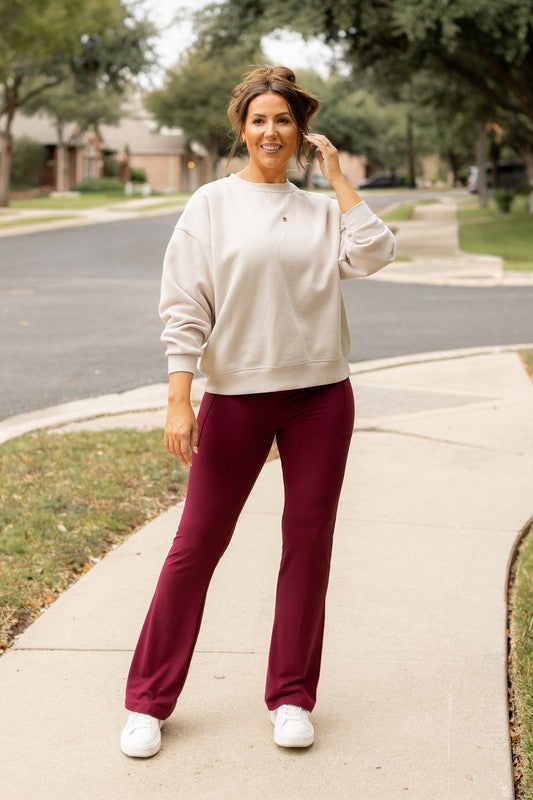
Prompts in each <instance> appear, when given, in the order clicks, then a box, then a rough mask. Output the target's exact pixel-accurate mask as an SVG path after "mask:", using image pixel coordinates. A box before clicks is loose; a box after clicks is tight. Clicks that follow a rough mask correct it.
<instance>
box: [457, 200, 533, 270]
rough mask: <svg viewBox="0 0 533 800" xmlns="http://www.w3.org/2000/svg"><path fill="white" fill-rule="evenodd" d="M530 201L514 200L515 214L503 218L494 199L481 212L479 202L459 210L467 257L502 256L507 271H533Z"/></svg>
mask: <svg viewBox="0 0 533 800" xmlns="http://www.w3.org/2000/svg"><path fill="white" fill-rule="evenodd" d="M527 204H528V198H527V197H525V196H518V197H516V198H515V200H514V203H513V206H512V211H511V212H510V213H509V214H502V212H501V211H499V210H498V208H497V206H496V203H495V202H494V199H493V198H491V199H490V201H489V205H488V207H487V208H481V207H480V206H479V201H478V200H477V198H469V199H468V200H466V201H464V202H463V203H461V204H460V205H459V207H458V210H457V218H458V221H459V244H460V247H461V250H464V251H465V252H467V253H482V254H486V255H494V256H500V257H501V258H503V259H504V266H505V269H512V270H532V269H533V217H532V216H531V215H530V214H529V213H528V210H527Z"/></svg>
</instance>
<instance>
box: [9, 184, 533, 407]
mask: <svg viewBox="0 0 533 800" xmlns="http://www.w3.org/2000/svg"><path fill="white" fill-rule="evenodd" d="M426 196H427V195H426ZM365 199H367V200H368V201H369V203H370V204H371V205H372V206H373V207H374V208H375V209H376V210H378V211H379V209H380V208H382V207H384V206H385V205H389V204H390V203H392V202H395V196H394V195H391V194H388V195H376V196H375V197H372V196H367V197H366V198H365ZM401 199H402V200H405V199H407V197H406V194H402V195H401ZM175 222H176V215H175V214H171V215H165V216H159V217H151V218H143V219H137V220H132V221H129V220H128V221H123V222H116V223H109V224H102V225H89V226H86V227H76V228H74V227H73V228H64V229H61V230H50V231H45V232H41V233H34V234H27V235H21V236H12V237H8V238H4V239H1V240H0V358H1V361H2V380H1V388H0V419H4V418H6V417H8V416H11V415H13V414H19V413H23V412H26V411H33V410H36V409H39V408H43V407H45V406H49V405H54V404H56V403H62V402H66V401H68V400H75V399H80V398H85V397H92V396H96V395H99V394H104V393H108V392H120V391H124V390H126V389H131V388H134V387H136V386H142V385H145V384H149V383H156V382H161V381H166V377H167V373H166V360H165V358H164V355H163V352H164V351H163V345H162V344H161V343H160V339H159V337H160V334H161V323H160V320H159V316H158V313H157V306H158V299H159V283H160V276H161V263H162V258H163V253H164V250H165V247H166V244H167V241H168V239H169V237H170V234H171V232H172V228H173V226H174V225H175ZM342 290H343V295H344V298H345V304H346V310H347V314H348V319H349V321H350V329H351V336H352V351H351V354H350V360H351V361H364V360H367V359H373V358H382V357H383V358H385V357H389V356H398V355H403V354H408V353H418V352H425V351H430V350H448V349H453V348H457V347H470V346H472V347H473V346H481V345H491V344H515V343H520V342H524V341H529V340H530V339H531V305H532V301H533V288H531V289H529V288H522V287H520V288H512V287H484V288H464V287H458V288H457V287H444V286H422V285H413V284H396V283H384V282H377V281H372V280H354V281H343V282H342Z"/></svg>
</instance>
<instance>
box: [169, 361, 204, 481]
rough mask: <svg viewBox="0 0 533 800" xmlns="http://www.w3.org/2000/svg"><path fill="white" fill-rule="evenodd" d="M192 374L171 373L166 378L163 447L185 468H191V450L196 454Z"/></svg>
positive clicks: (196, 432)
mask: <svg viewBox="0 0 533 800" xmlns="http://www.w3.org/2000/svg"><path fill="white" fill-rule="evenodd" d="M192 379H193V373H192V372H171V373H170V374H169V376H168V407H167V419H166V423H165V447H166V449H167V450H168V452H169V453H170V454H171V455H173V456H176V458H179V460H180V461H181V463H182V464H184V465H185V466H189V467H190V466H191V464H192V457H191V450H194V452H195V453H197V452H198V423H197V421H196V415H195V413H194V411H193V410H192V405H191V384H192Z"/></svg>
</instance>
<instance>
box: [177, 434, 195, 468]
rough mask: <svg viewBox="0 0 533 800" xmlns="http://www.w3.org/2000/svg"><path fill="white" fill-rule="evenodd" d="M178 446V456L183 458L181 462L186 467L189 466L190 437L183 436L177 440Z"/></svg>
mask: <svg viewBox="0 0 533 800" xmlns="http://www.w3.org/2000/svg"><path fill="white" fill-rule="evenodd" d="M179 447H180V458H181V459H182V460H183V463H184V464H186V465H187V466H188V467H190V466H191V463H192V462H191V448H190V437H189V436H187V437H183V438H181V439H180V442H179Z"/></svg>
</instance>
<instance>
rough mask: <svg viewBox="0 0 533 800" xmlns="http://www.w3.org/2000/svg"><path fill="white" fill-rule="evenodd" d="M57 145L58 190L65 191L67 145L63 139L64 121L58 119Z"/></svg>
mask: <svg viewBox="0 0 533 800" xmlns="http://www.w3.org/2000/svg"><path fill="white" fill-rule="evenodd" d="M56 128H57V145H56V192H64V191H65V189H66V185H65V183H66V182H65V166H66V147H65V142H64V139H63V121H62V120H60V119H58V120H57V121H56Z"/></svg>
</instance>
